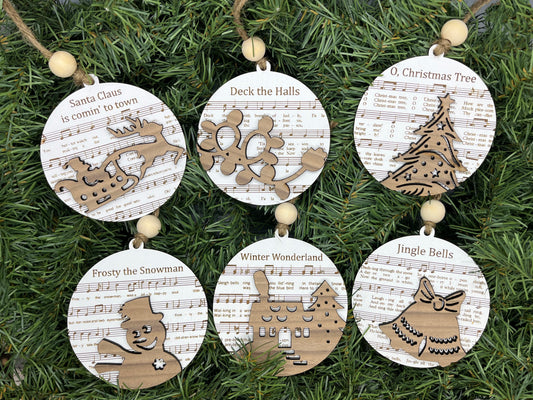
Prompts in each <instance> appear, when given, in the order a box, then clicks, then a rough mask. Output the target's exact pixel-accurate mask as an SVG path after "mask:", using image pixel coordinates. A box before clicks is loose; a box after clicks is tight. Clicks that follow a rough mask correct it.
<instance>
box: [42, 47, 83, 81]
mask: <svg viewBox="0 0 533 400" xmlns="http://www.w3.org/2000/svg"><path fill="white" fill-rule="evenodd" d="M48 67H49V68H50V71H52V73H53V74H54V75H55V76H59V77H60V78H68V77H70V76H72V75H73V74H74V72H75V71H76V68H77V67H78V64H77V63H76V59H75V58H74V56H73V55H72V54H70V53H68V52H66V51H56V52H55V53H54V54H52V57H50V59H49V60H48Z"/></svg>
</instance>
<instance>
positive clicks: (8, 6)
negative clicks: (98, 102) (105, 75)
mask: <svg viewBox="0 0 533 400" xmlns="http://www.w3.org/2000/svg"><path fill="white" fill-rule="evenodd" d="M2 6H3V8H4V11H5V12H6V14H7V15H8V16H9V17H10V18H11V19H12V20H13V22H14V24H15V25H16V26H17V28H18V30H19V32H20V34H21V35H22V37H23V38H24V39H25V40H27V41H28V43H30V44H31V45H32V46H33V47H35V48H36V49H37V50H39V52H40V53H41V54H42V55H43V57H44V58H46V59H47V60H49V64H48V65H49V67H50V70H51V71H52V73H53V74H54V75H56V76H58V77H61V78H68V77H72V79H73V80H74V83H75V84H76V85H78V86H83V85H92V84H93V83H94V82H93V79H92V78H91V77H90V76H89V75H87V74H86V73H85V71H83V70H82V69H81V68H78V66H77V63H76V60H75V59H74V57H73V56H72V55H71V54H69V53H68V52H66V51H58V52H55V53H53V52H51V51H50V50H48V49H47V48H46V47H44V46H43V45H42V44H41V43H40V42H39V41H38V40H37V38H36V37H35V35H34V34H33V32H32V30H31V29H30V28H29V27H28V25H26V24H25V23H24V21H23V20H22V18H21V17H20V15H19V14H18V12H17V10H15V7H14V6H13V4H12V3H11V1H9V0H4V1H3V2H2Z"/></svg>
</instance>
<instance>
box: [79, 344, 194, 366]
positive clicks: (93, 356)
mask: <svg viewBox="0 0 533 400" xmlns="http://www.w3.org/2000/svg"><path fill="white" fill-rule="evenodd" d="M165 349H166V350H167V351H170V352H171V353H173V354H186V353H196V352H197V351H198V350H199V349H200V344H188V345H175V346H165ZM76 354H77V356H78V358H79V359H80V361H81V362H92V363H96V362H98V361H108V362H112V361H117V363H120V362H121V361H122V357H119V356H114V355H108V354H100V353H98V352H97V351H84V352H79V353H76Z"/></svg>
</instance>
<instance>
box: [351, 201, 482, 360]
mask: <svg viewBox="0 0 533 400" xmlns="http://www.w3.org/2000/svg"><path fill="white" fill-rule="evenodd" d="M428 203H429V204H428ZM441 206H442V203H441V202H440V201H437V200H431V201H430V202H427V203H425V204H424V205H423V206H422V210H421V216H422V219H423V220H424V222H425V226H424V227H422V228H421V230H420V234H419V235H415V236H407V237H403V238H399V239H396V240H393V241H391V242H388V243H385V244H384V245H382V246H381V247H380V248H378V249H377V250H375V251H374V252H373V253H372V254H371V255H370V256H369V257H368V258H367V259H366V261H365V262H364V264H363V265H362V267H361V268H360V269H359V272H358V273H357V277H356V279H355V283H354V287H353V293H352V306H353V309H354V317H355V319H356V321H357V325H358V327H359V330H360V331H361V333H362V334H363V335H364V337H365V339H366V340H367V341H368V343H370V345H371V346H372V347H373V348H374V349H375V350H377V351H378V352H379V353H380V354H382V355H383V356H385V357H387V358H388V359H390V360H392V361H395V362H397V363H400V364H403V365H407V366H410V367H419V368H428V367H435V366H441V367H445V366H448V365H449V364H451V363H452V362H456V361H458V360H460V359H461V358H463V357H464V356H465V355H466V353H467V352H468V351H469V350H470V349H471V348H472V347H473V346H474V345H475V344H476V342H477V341H478V340H479V338H480V337H481V334H482V333H483V330H484V329H485V325H486V324H487V320H488V317H489V312H490V295H489V289H488V287H487V282H486V281H485V278H484V276H483V274H482V272H481V271H480V269H479V267H478V266H477V265H476V263H475V262H474V260H472V258H470V257H469V256H468V254H466V253H465V252H464V251H463V250H461V249H460V248H459V247H457V246H455V245H453V244H452V243H449V242H447V241H445V240H442V239H439V238H436V237H435V230H434V227H435V224H436V223H437V222H439V220H442V218H443V217H444V213H443V211H442V207H443V206H442V207H441Z"/></svg>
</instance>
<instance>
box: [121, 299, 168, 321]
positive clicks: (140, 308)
mask: <svg viewBox="0 0 533 400" xmlns="http://www.w3.org/2000/svg"><path fill="white" fill-rule="evenodd" d="M119 313H120V314H121V315H122V318H124V321H123V322H122V324H121V325H120V326H121V327H122V328H126V329H127V328H129V327H138V326H139V324H144V323H150V324H153V323H154V322H159V321H161V319H163V314H162V313H154V312H153V310H152V305H151V304H150V296H143V297H137V298H136V299H133V300H129V301H127V302H125V303H124V304H123V305H122V307H120V310H119Z"/></svg>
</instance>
